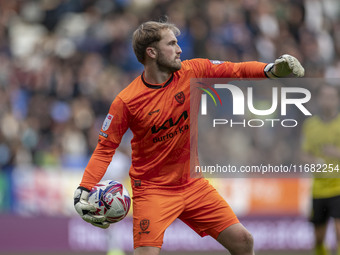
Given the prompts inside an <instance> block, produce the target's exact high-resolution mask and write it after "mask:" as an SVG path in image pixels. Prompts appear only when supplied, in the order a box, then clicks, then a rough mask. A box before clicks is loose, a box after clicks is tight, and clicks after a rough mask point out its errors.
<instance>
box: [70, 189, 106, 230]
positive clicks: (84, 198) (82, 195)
mask: <svg viewBox="0 0 340 255" xmlns="http://www.w3.org/2000/svg"><path fill="white" fill-rule="evenodd" d="M89 193H90V191H89V190H88V189H86V188H84V187H80V186H79V187H78V188H77V189H76V191H75V192H74V197H73V198H74V208H75V209H76V211H77V213H78V214H79V215H80V217H81V218H82V219H83V220H85V221H86V222H89V223H91V224H92V225H94V226H96V227H100V228H104V229H105V228H108V227H109V226H110V224H109V223H108V222H105V217H104V216H100V215H91V214H90V212H95V211H96V208H95V207H94V206H93V205H91V204H90V203H89V202H88V198H89Z"/></svg>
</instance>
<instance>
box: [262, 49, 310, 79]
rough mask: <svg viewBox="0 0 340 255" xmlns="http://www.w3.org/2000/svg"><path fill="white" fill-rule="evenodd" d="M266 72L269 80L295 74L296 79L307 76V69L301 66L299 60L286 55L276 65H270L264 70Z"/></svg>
mask: <svg viewBox="0 0 340 255" xmlns="http://www.w3.org/2000/svg"><path fill="white" fill-rule="evenodd" d="M264 72H265V73H266V75H267V76H268V78H280V77H285V76H287V75H289V74H290V73H293V74H294V75H295V76H296V77H302V76H304V75H305V69H304V68H303V67H302V65H301V64H300V62H299V60H297V59H296V58H295V57H293V56H291V55H288V54H284V55H282V56H281V57H279V58H278V59H276V60H275V62H274V63H271V64H268V65H267V66H266V67H265V68H264Z"/></svg>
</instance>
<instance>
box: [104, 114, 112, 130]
mask: <svg viewBox="0 0 340 255" xmlns="http://www.w3.org/2000/svg"><path fill="white" fill-rule="evenodd" d="M112 119H113V116H112V115H111V114H108V115H106V118H105V120H104V122H103V126H102V130H103V131H106V130H108V129H109V127H110V125H111V121H112Z"/></svg>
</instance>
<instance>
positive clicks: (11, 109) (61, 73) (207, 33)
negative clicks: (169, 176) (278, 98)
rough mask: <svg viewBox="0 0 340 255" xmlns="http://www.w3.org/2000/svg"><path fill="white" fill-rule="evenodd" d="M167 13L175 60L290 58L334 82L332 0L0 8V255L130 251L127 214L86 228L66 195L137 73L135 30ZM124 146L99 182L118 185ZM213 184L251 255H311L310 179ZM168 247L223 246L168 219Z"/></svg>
mask: <svg viewBox="0 0 340 255" xmlns="http://www.w3.org/2000/svg"><path fill="white" fill-rule="evenodd" d="M164 15H167V16H168V18H169V20H170V21H171V22H173V23H175V24H176V25H177V26H179V28H180V29H181V31H182V35H181V36H180V38H179V44H180V46H181V47H182V50H183V53H182V59H189V58H194V57H203V58H209V59H218V60H230V61H235V62H237V61H246V60H259V61H263V62H272V61H273V60H274V59H275V58H276V57H277V56H279V55H281V54H283V53H288V54H292V55H294V56H296V57H297V58H298V59H299V60H300V61H301V62H302V64H303V66H304V67H305V69H306V76H307V77H310V78H311V77H317V78H338V77H339V76H340V59H339V53H340V22H339V21H340V2H339V1H337V0H324V1H321V0H304V1H302V0H298V1H289V0H276V1H269V0H242V1H236V0H235V1H234V0H229V1H220V0H211V1H203V0H196V1H194V0H186V1H177V0H175V1H167V0H162V1H155V0H154V1H153V0H97V1H94V0H41V1H28V0H27V1H24V0H21V1H19V0H13V1H6V0H0V226H1V227H0V254H16V253H21V254H36V253H37V252H40V253H41V254H50V253H51V254H52V253H53V254H77V253H79V254H80V253H82V254H84V253H85V254H87V252H88V253H89V254H92V253H93V254H105V252H106V251H107V250H108V249H109V250H110V249H111V250H116V251H119V250H120V251H126V252H128V253H129V252H131V249H132V246H131V245H132V235H131V231H132V230H131V218H127V219H125V220H124V221H122V222H120V223H117V224H115V225H114V226H113V227H111V228H110V230H108V231H104V230H101V229H96V228H93V227H92V226H91V225H89V224H86V223H84V222H83V221H82V220H81V219H80V218H79V217H78V216H77V215H76V213H75V211H74V209H73V203H72V197H73V192H74V190H75V188H76V187H77V185H78V183H79V181H80V178H81V175H82V172H83V169H84V167H85V166H86V163H87V162H88V159H89V156H90V154H91V152H92V151H93V149H94V148H95V145H96V142H97V137H98V131H99V129H100V127H101V124H102V121H103V120H104V118H105V115H106V113H107V111H108V109H109V106H110V104H111V102H112V100H113V98H114V97H115V96H116V95H117V94H118V93H119V91H120V90H122V89H123V88H124V87H125V86H126V85H127V84H129V82H130V81H131V80H132V79H134V78H135V77H136V76H137V75H139V74H140V73H141V71H142V66H141V65H140V64H139V63H138V62H137V61H136V59H135V56H134V54H133V51H132V47H131V34H132V32H133V31H134V29H136V27H137V26H138V25H139V24H140V23H141V22H143V21H146V20H150V19H153V20H159V19H160V17H163V16H164ZM311 89H316V88H315V87H313V88H311ZM130 139H131V133H129V132H128V133H127V134H126V135H125V136H124V138H123V141H122V144H121V145H120V147H119V150H117V154H116V155H115V157H114V160H113V162H112V163H111V165H110V167H109V168H110V169H109V170H108V172H107V176H106V177H105V178H113V179H116V180H120V181H122V182H124V183H125V184H126V185H127V186H128V185H129V184H128V181H127V174H128V168H129V164H130V162H129V159H130V148H129V141H130ZM211 181H212V183H213V184H214V185H215V186H216V188H217V189H218V190H219V191H220V192H221V194H222V195H223V196H224V197H225V198H226V199H227V200H228V201H229V202H230V204H231V205H232V207H233V208H234V210H235V211H236V213H237V214H238V215H239V216H240V218H241V220H242V222H243V223H244V224H245V225H246V226H247V227H248V228H249V230H250V231H251V232H252V233H253V235H254V237H255V248H256V250H257V251H258V253H257V254H268V252H270V251H275V252H278V253H274V254H310V251H309V250H310V249H311V247H312V246H313V235H312V234H313V233H312V227H311V225H310V224H309V223H308V221H307V216H308V211H309V206H310V201H309V187H310V180H309V179H285V178H283V179H231V180H223V179H212V180H211ZM329 231H332V229H330V230H329ZM107 240H109V242H107ZM165 242H166V245H165V246H164V250H165V251H167V252H168V253H170V254H173V252H174V251H176V252H177V253H178V254H194V253H195V254H197V253H198V252H199V251H200V252H203V251H206V252H209V253H211V254H213V252H212V251H216V253H218V252H219V250H221V247H220V246H218V245H216V244H215V243H214V242H212V240H211V239H209V238H204V239H202V240H201V239H200V238H198V237H197V236H195V234H194V233H193V232H192V231H191V230H190V229H188V228H185V227H183V224H182V223H181V222H177V221H176V222H175V224H174V225H173V226H171V228H170V229H169V231H167V233H166V240H165ZM327 242H328V243H329V244H330V245H333V246H334V242H335V240H334V235H331V234H329V235H328V239H327ZM189 251H191V253H190V252H189ZM116 254H119V253H116ZM270 254H273V253H270Z"/></svg>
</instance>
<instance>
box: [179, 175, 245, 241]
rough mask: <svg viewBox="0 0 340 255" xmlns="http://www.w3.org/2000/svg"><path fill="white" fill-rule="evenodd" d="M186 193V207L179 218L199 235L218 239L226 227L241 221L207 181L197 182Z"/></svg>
mask: <svg viewBox="0 0 340 255" xmlns="http://www.w3.org/2000/svg"><path fill="white" fill-rule="evenodd" d="M185 194H186V202H185V204H186V207H185V210H184V212H183V213H182V214H181V215H180V217H179V218H180V219H181V220H182V221H183V222H185V223H186V224H187V225H189V226H190V227H191V228H192V229H194V230H195V231H196V232H197V233H198V234H199V235H201V236H205V235H210V236H212V237H213V238H215V239H217V237H218V235H219V233H221V232H222V231H223V230H224V229H226V228H228V227H229V226H231V225H233V224H236V223H239V220H238V218H237V217H236V215H235V213H234V212H233V210H232V209H231V207H230V206H229V204H228V203H227V202H226V201H225V200H224V199H223V198H222V197H221V195H220V194H219V193H218V192H217V191H216V189H215V188H214V187H213V186H212V185H210V184H209V183H208V182H207V181H204V182H201V183H199V182H197V184H195V185H194V187H193V189H192V190H190V191H188V192H186V193H185Z"/></svg>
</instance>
